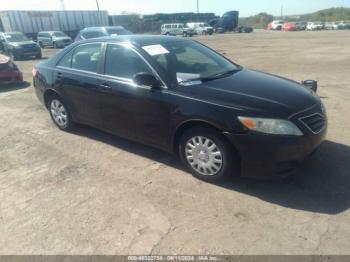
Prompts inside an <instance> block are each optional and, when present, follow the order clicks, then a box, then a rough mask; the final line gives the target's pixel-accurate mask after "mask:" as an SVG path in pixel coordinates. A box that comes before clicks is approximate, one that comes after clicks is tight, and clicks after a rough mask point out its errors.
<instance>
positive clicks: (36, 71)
mask: <svg viewBox="0 0 350 262" xmlns="http://www.w3.org/2000/svg"><path fill="white" fill-rule="evenodd" d="M37 73H38V70H36V68H35V67H34V68H33V69H32V74H33V77H36V74H37Z"/></svg>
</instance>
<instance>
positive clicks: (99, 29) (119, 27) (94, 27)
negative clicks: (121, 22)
mask: <svg viewBox="0 0 350 262" xmlns="http://www.w3.org/2000/svg"><path fill="white" fill-rule="evenodd" d="M106 29H124V27H122V26H93V27H85V28H84V29H83V30H82V31H90V30H91V31H104V30H106Z"/></svg>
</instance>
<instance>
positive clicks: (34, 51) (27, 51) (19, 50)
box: [14, 48, 41, 57]
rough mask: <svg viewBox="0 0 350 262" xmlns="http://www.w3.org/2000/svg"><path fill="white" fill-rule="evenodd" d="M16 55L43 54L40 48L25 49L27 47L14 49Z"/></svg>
mask: <svg viewBox="0 0 350 262" xmlns="http://www.w3.org/2000/svg"><path fill="white" fill-rule="evenodd" d="M14 53H15V55H16V56H20V57H30V56H39V55H40V54H41V49H40V48H35V49H34V48H33V49H25V48H16V49H15V50H14Z"/></svg>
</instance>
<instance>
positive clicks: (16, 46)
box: [0, 32, 42, 60]
mask: <svg viewBox="0 0 350 262" xmlns="http://www.w3.org/2000/svg"><path fill="white" fill-rule="evenodd" d="M0 42H1V46H2V49H3V52H4V53H5V54H7V55H8V56H9V57H11V60H18V59H22V58H27V57H35V58H38V59H40V58H41V57H42V53H41V48H40V46H39V45H38V44H37V43H35V42H34V41H33V40H31V39H29V38H28V37H26V36H25V35H24V34H22V33H20V32H8V33H0Z"/></svg>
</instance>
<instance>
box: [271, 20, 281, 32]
mask: <svg viewBox="0 0 350 262" xmlns="http://www.w3.org/2000/svg"><path fill="white" fill-rule="evenodd" d="M283 24H284V21H282V20H274V21H272V22H271V23H270V26H269V28H270V30H278V31H279V30H282V27H283Z"/></svg>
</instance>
